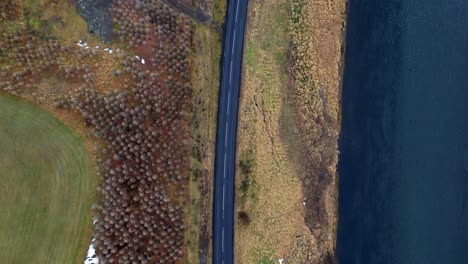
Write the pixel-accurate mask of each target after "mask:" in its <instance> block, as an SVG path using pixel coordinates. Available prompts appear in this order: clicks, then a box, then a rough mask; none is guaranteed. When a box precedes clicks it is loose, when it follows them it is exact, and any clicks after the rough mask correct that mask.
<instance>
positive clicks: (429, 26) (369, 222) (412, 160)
mask: <svg viewBox="0 0 468 264" xmlns="http://www.w3.org/2000/svg"><path fill="white" fill-rule="evenodd" d="M467 114H468V1H467V0H350V2H349V16H348V28H347V47H346V63H345V75H344V83H343V116H342V117H343V123H342V135H341V139H340V151H341V154H340V162H339V174H340V182H339V188H340V197H339V202H340V205H339V215H340V216H339V217H340V218H339V224H338V241H337V254H338V258H339V261H340V264H348V263H363V264H367V263H369V264H379V263H383V264H387V263H388V264H399V263H402V264H406V263H417V264H419V263H421V264H431V263H434V264H445V263H447V264H458V263H460V264H467V263H468V208H467V206H468V204H467V203H468V116H467Z"/></svg>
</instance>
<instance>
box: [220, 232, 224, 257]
mask: <svg viewBox="0 0 468 264" xmlns="http://www.w3.org/2000/svg"><path fill="white" fill-rule="evenodd" d="M221 237H222V238H221V250H222V251H223V252H224V228H223V229H222V230H221Z"/></svg>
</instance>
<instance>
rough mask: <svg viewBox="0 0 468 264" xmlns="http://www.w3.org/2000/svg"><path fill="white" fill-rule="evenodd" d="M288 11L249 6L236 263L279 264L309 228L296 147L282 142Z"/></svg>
mask: <svg viewBox="0 0 468 264" xmlns="http://www.w3.org/2000/svg"><path fill="white" fill-rule="evenodd" d="M288 10H289V3H288V1H287V0H274V1H251V2H250V6H249V17H248V18H249V20H248V24H247V33H246V43H245V44H246V46H245V54H244V70H243V73H244V78H243V84H242V89H241V103H240V111H239V128H238V151H237V153H238V155H237V159H238V165H239V167H238V169H237V175H236V177H237V178H236V182H237V183H236V185H237V198H236V205H237V206H236V209H237V212H238V216H239V217H238V220H237V221H236V237H235V243H236V245H235V258H236V263H254V264H257V263H258V264H264V263H265V264H266V263H278V259H280V258H283V257H285V256H286V255H287V254H288V251H289V248H290V246H291V245H292V244H293V241H294V239H295V236H296V234H297V233H298V232H299V233H302V230H303V226H304V220H303V219H304V215H303V208H302V190H301V183H300V180H299V177H298V175H297V170H296V168H295V163H294V161H293V159H291V158H290V157H289V155H288V153H289V151H288V149H289V148H291V147H292V146H290V145H288V144H286V143H285V142H283V141H282V138H281V131H282V129H281V125H282V124H281V123H282V120H290V117H286V116H284V115H286V114H287V113H289V114H291V109H290V107H289V106H288V105H287V104H285V103H284V102H285V101H287V86H288V76H287V71H286V58H287V56H286V54H287V48H288V38H287V29H288ZM291 125H292V127H291V129H293V127H294V123H292V124H291ZM247 218H248V219H247ZM249 222H250V223H249Z"/></svg>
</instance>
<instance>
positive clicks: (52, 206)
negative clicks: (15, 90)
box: [0, 96, 96, 264]
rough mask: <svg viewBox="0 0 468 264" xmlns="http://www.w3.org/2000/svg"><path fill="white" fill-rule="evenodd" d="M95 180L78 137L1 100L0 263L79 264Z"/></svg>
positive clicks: (44, 115) (34, 110)
mask: <svg viewBox="0 0 468 264" xmlns="http://www.w3.org/2000/svg"><path fill="white" fill-rule="evenodd" d="M95 184H96V179H95V177H94V174H93V168H92V165H91V161H90V158H89V156H88V154H87V152H86V149H85V147H84V145H83V143H82V142H81V140H80V139H79V138H77V137H76V136H75V135H74V134H73V132H72V131H71V130H70V129H69V128H67V127H66V126H65V125H63V124H62V123H60V121H58V120H57V119H55V117H54V116H53V115H51V114H50V113H48V112H46V111H44V110H42V109H40V108H38V107H36V106H34V105H31V104H28V103H24V102H21V101H18V100H16V99H14V98H11V97H3V96H0V205H1V207H0V263H15V264H23V263H27V264H32V263H39V264H42V263H44V264H46V263H47V264H53V263H60V264H64V263H83V259H84V256H85V254H86V251H87V247H88V245H89V242H90V240H91V232H92V223H91V221H92V215H91V209H90V207H91V204H92V200H93V197H92V196H93V193H94V190H95Z"/></svg>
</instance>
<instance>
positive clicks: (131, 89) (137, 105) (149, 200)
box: [0, 0, 193, 263]
mask: <svg viewBox="0 0 468 264" xmlns="http://www.w3.org/2000/svg"><path fill="white" fill-rule="evenodd" d="M112 13H113V16H114V23H115V28H116V30H115V33H116V34H117V35H118V36H119V37H120V40H121V41H123V42H126V43H128V46H129V48H131V49H132V50H133V51H134V52H135V54H136V55H138V56H140V57H142V58H143V59H145V61H146V64H142V63H141V61H140V60H138V59H137V58H136V57H135V56H134V55H130V54H127V55H124V54H122V53H121V54H120V55H118V54H113V55H112V56H113V58H114V59H118V60H119V61H120V65H121V69H115V70H114V71H113V75H114V76H113V77H112V78H119V79H121V81H120V82H119V84H120V87H115V91H114V92H112V93H108V94H102V93H100V92H99V91H101V90H100V89H96V86H97V85H98V84H97V83H96V82H97V81H96V80H95V73H96V72H97V71H99V65H98V64H97V62H98V61H99V59H98V57H97V56H94V55H95V54H96V51H95V50H93V49H92V48H90V49H84V48H79V47H76V46H75V45H68V46H62V45H60V43H59V42H57V41H55V40H44V39H40V38H37V37H35V36H34V35H33V34H30V33H28V32H22V34H16V35H11V34H8V33H6V32H3V37H2V38H1V40H0V65H3V66H2V73H1V75H0V91H5V92H8V93H11V94H14V95H20V96H21V95H22V94H23V93H24V91H25V90H27V89H28V87H29V88H31V87H34V86H35V83H36V82H37V81H38V80H40V79H41V78H42V77H41V73H44V72H45V71H49V72H50V71H54V73H55V74H57V75H60V76H64V77H65V80H67V81H73V82H81V83H82V86H81V87H80V88H79V89H77V90H75V91H69V92H70V94H69V95H65V94H63V95H60V96H57V98H55V99H54V101H55V103H56V107H59V108H61V109H66V110H69V111H72V112H76V111H77V112H79V113H80V114H81V116H82V117H83V119H84V122H85V123H86V125H87V126H89V127H91V128H93V134H94V136H95V137H96V138H97V139H98V141H100V142H103V143H104V144H102V145H101V146H100V147H98V151H99V153H100V155H99V158H98V164H99V172H100V174H101V179H102V182H101V184H100V186H99V188H98V190H99V192H100V194H101V195H100V196H101V198H100V202H99V204H98V205H96V206H95V209H96V210H97V212H98V216H97V217H98V221H97V223H96V227H95V241H94V245H95V247H96V249H97V254H98V257H99V259H100V263H179V262H180V261H181V260H182V257H183V255H184V230H185V203H186V200H187V197H186V196H187V189H186V184H187V179H188V169H189V160H188V157H189V149H190V148H189V146H188V142H189V128H188V126H189V114H188V113H189V111H190V109H191V94H192V87H191V84H190V78H191V63H190V58H189V56H190V52H191V46H192V30H193V29H192V24H191V22H190V20H189V19H188V18H187V17H186V16H184V15H181V14H177V13H175V12H174V11H172V10H171V9H169V8H167V7H166V6H165V5H163V4H161V3H160V2H159V1H158V0H146V1H138V0H135V1H121V0H117V1H115V4H114V6H113V8H112ZM106 56H111V55H106ZM117 88H118V89H117Z"/></svg>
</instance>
